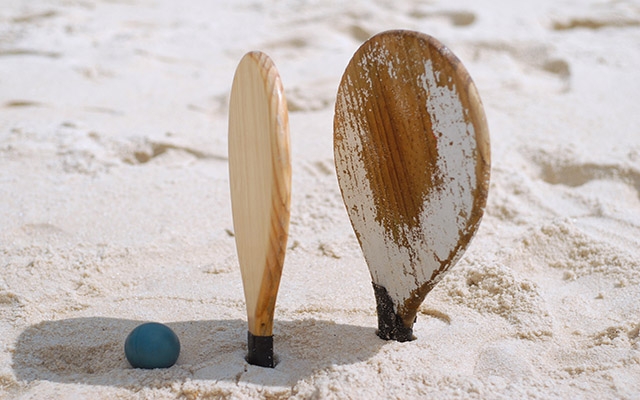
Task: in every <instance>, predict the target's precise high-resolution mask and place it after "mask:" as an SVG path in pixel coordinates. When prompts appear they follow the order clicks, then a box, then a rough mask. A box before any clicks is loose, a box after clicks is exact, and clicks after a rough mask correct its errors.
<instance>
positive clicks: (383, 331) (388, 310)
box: [372, 282, 416, 342]
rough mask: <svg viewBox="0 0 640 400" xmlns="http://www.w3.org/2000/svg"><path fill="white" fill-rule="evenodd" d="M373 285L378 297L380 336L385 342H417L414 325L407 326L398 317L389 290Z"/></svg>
mask: <svg viewBox="0 0 640 400" xmlns="http://www.w3.org/2000/svg"><path fill="white" fill-rule="evenodd" d="M372 283H373V292H374V294H375V296H376V311H377V313H378V332H377V333H378V336H380V338H381V339H384V340H396V341H398V342H410V341H412V340H415V339H416V337H415V336H414V335H413V323H414V322H415V318H414V320H413V321H412V322H411V325H410V326H406V325H405V324H404V322H403V320H402V317H401V316H400V315H398V314H397V313H396V311H395V307H394V306H393V300H392V299H391V296H389V293H388V292H387V289H386V288H385V287H384V286H380V285H378V284H376V283H375V282H372Z"/></svg>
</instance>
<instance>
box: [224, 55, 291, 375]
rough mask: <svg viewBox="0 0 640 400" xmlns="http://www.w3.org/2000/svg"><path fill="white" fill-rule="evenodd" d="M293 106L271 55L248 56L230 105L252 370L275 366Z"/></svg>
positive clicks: (232, 179)
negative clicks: (275, 321) (275, 320)
mask: <svg viewBox="0 0 640 400" xmlns="http://www.w3.org/2000/svg"><path fill="white" fill-rule="evenodd" d="M288 118H289V117H288V112H287V102H286V99H285V96H284V90H283V87H282V82H281V80H280V76H279V75H278V71H277V70H276V67H275V65H274V63H273V61H272V60H271V59H270V58H269V57H268V56H267V55H266V54H264V53H261V52H250V53H248V54H246V55H245V56H244V57H243V58H242V60H241V61H240V63H239V64H238V67H237V69H236V73H235V77H234V79H233V86H232V89H231V98H230V104H229V181H230V185H231V203H232V212H233V226H234V231H235V240H236V249H237V252H238V260H239V263H240V270H241V273H242V282H243V286H244V295H245V300H246V306H247V318H248V324H249V332H248V347H249V349H248V356H247V361H248V362H249V363H250V364H254V365H259V366H263V367H274V359H273V316H274V309H275V304H276V296H277V294H278V286H279V284H280V276H281V273H282V265H283V263H284V256H285V251H286V245H287V235H288V230H289V212H290V205H289V204H290V198H291V157H290V154H289V119H288Z"/></svg>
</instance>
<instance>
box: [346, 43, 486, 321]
mask: <svg viewBox="0 0 640 400" xmlns="http://www.w3.org/2000/svg"><path fill="white" fill-rule="evenodd" d="M335 107H336V109H335V118H334V152H335V163H336V171H337V175H338V180H339V183H340V188H341V191H342V196H343V200H344V202H345V205H346V208H347V211H348V214H349V217H350V218H351V222H352V225H353V228H354V230H355V232H356V236H357V238H358V240H359V242H360V245H361V247H362V250H363V253H364V256H365V258H366V261H367V264H368V266H369V270H370V272H371V277H372V280H373V283H374V284H375V285H379V286H381V287H384V288H385V289H386V291H387V292H388V294H389V296H390V297H391V299H392V300H393V303H394V306H395V311H396V313H397V315H398V317H399V318H400V319H401V320H402V322H403V324H404V325H405V326H406V327H411V326H413V322H414V320H415V317H416V313H417V309H418V306H419V305H420V304H421V303H422V301H423V300H424V298H425V296H426V295H427V293H428V292H429V291H430V290H431V289H432V288H433V287H434V285H435V284H436V283H437V282H438V281H439V280H440V279H441V278H442V276H443V273H444V272H445V271H446V270H447V269H448V268H449V267H451V266H452V265H454V264H455V263H456V262H457V261H458V259H459V258H460V257H461V256H462V254H463V252H464V250H465V249H466V247H467V245H468V243H469V241H470V240H471V238H472V237H473V235H474V234H475V232H476V230H477V228H478V225H479V223H480V220H481V217H482V215H483V211H484V207H485V203H486V199H487V193H488V188H489V174H490V149H489V131H488V127H487V123H486V119H485V115H484V111H483V107H482V103H481V101H480V98H479V96H478V92H477V90H476V87H475V85H474V84H473V82H472V80H471V78H470V77H469V74H468V73H467V71H466V69H465V68H464V66H463V65H462V63H461V62H460V61H459V60H458V59H457V58H456V57H455V56H454V55H453V54H452V53H451V51H449V50H448V49H447V48H446V47H445V46H443V45H442V44H441V43H439V42H438V41H437V40H436V39H434V38H432V37H430V36H428V35H426V34H422V33H418V32H412V31H387V32H383V33H380V34H378V35H376V36H374V37H372V38H371V39H369V40H368V41H367V42H365V43H364V44H363V45H362V46H361V47H360V48H359V49H358V51H357V52H356V53H355V55H354V56H353V58H352V59H351V61H350V63H349V65H348V66H347V68H346V70H345V73H344V75H343V77H342V81H341V83H340V86H339V90H338V96H337V101H336V106H335Z"/></svg>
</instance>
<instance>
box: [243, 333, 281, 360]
mask: <svg viewBox="0 0 640 400" xmlns="http://www.w3.org/2000/svg"><path fill="white" fill-rule="evenodd" d="M247 347H248V350H249V352H248V354H247V362H248V363H249V364H251V365H257V366H259V367H266V368H273V367H274V366H275V363H274V361H273V336H255V335H253V334H252V333H251V331H247Z"/></svg>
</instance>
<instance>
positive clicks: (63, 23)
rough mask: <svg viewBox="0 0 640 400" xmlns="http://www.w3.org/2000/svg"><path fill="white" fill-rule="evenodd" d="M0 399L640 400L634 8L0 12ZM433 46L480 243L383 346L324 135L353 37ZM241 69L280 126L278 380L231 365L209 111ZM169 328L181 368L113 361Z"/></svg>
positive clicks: (228, 248)
mask: <svg viewBox="0 0 640 400" xmlns="http://www.w3.org/2000/svg"><path fill="white" fill-rule="evenodd" d="M0 2H1V3H2V4H1V6H0V271H1V272H0V398H7V399H14V398H16V399H54V398H56V399H81V398H87V399H92V400H98V399H174V398H180V399H200V398H202V399H214V398H232V399H244V398H299V399H307V398H315V399H325V398H340V399H342V398H351V399H359V398H364V399H377V398H380V399H383V398H385V399H387V398H397V399H410V398H429V399H456V398H461V399H519V398H533V399H598V400H602V399H638V398H640V108H639V105H640V3H638V2H637V1H633V0H618V1H595V0H585V1H578V0H539V1H521V2H517V1H512V0H496V1H472V0H455V1H419V0H412V1H391V0H389V1H387V0H374V1H364V0H353V1H342V0H340V1H338V0H305V1H301V0H300V1H298V0H281V1H275V0H273V1H249V0H215V1H213V0H188V1H172V0H95V1H93V0H91V1H90V0H28V1H27V0H1V1H0ZM392 28H405V29H413V30H418V31H421V32H425V33H428V34H430V35H432V36H434V37H436V38H437V39H438V40H440V41H441V42H443V43H444V44H445V45H447V46H448V47H449V48H450V49H451V50H452V51H453V52H454V53H455V54H456V55H457V56H458V57H459V58H460V59H461V60H462V61H463V63H464V65H465V66H466V68H467V70H468V71H469V73H470V74H471V76H472V77H473V79H474V81H475V84H476V86H477V88H478V92H479V93H480V96H481V98H482V101H483V103H484V107H485V111H486V115H487V120H488V124H489V130H490V133H491V153H492V170H491V186H490V191H489V198H488V202H487V207H486V210H485V215H484V218H483V221H482V224H481V226H480V229H479V231H478V233H477V235H476V237H475V239H474V241H473V242H472V243H471V246H470V247H469V248H468V250H467V252H466V253H465V254H464V256H463V257H462V259H461V260H460V261H459V262H458V264H457V265H455V266H454V267H452V268H451V269H450V270H449V272H448V273H447V275H446V276H445V277H444V279H443V280H442V281H441V282H440V283H439V284H438V285H437V286H436V287H435V289H434V290H433V291H432V292H431V293H429V294H428V296H427V298H426V300H425V302H424V303H423V305H422V306H421V308H420V310H419V313H418V319H417V322H416V324H415V326H414V333H415V335H416V336H417V337H418V339H417V340H415V341H412V342H408V343H396V342H386V341H383V340H381V339H379V338H378V337H377V336H376V334H375V330H376V327H377V320H376V315H375V301H374V296H373V289H372V286H371V278H370V275H369V271H368V268H367V265H366V263H365V261H364V257H363V255H362V252H361V250H360V247H359V245H358V242H357V240H356V237H355V235H354V233H353V230H352V228H351V224H350V222H349V218H348V216H347V212H346V210H345V207H344V203H343V201H342V197H341V195H340V190H339V188H338V183H337V179H336V172H335V168H334V162H333V143H332V138H333V132H332V127H333V114H334V104H335V99H336V92H337V88H338V84H339V82H340V78H341V76H342V73H343V71H344V68H345V67H346V66H347V64H348V62H349V59H350V58H351V56H352V55H353V53H354V52H355V51H356V49H357V48H358V47H359V46H360V45H361V44H362V42H363V41H364V40H366V39H367V38H368V37H370V36H372V35H373V34H375V33H378V32H380V31H384V30H387V29H392ZM250 50H262V51H264V52H266V53H267V54H268V55H269V56H270V57H271V58H272V59H273V60H274V62H275V64H276V65H277V67H278V69H279V71H280V75H281V77H282V81H283V84H284V88H285V91H286V95H287V99H288V101H289V110H290V115H289V118H290V132H291V146H292V147H291V151H292V171H293V183H292V208H291V226H290V230H289V242H288V251H287V255H286V259H285V265H284V270H283V275H282V281H281V285H280V292H279V296H278V301H277V308H276V320H275V325H274V334H275V352H276V355H277V357H278V360H279V363H278V365H277V366H276V368H275V369H264V368H259V367H254V366H251V365H248V364H247V363H246V362H245V360H244V356H245V354H246V330H247V322H246V321H247V317H246V312H245V304H244V295H243V292H242V280H241V277H240V270H239V267H238V261H237V256H236V252H235V243H234V237H233V223H232V218H231V204H230V197H229V178H228V161H227V124H228V123H227V118H228V100H229V91H230V89H231V83H232V79H233V74H234V71H235V68H236V66H237V64H238V62H239V61H240V59H241V58H242V56H243V55H244V54H245V53H246V52H248V51H250ZM145 321H157V322H162V323H166V324H168V325H169V326H170V327H171V328H173V329H174V331H175V332H176V333H177V334H178V336H179V337H180V340H181V342H182V353H181V355H180V358H179V359H178V363H177V364H176V365H175V366H173V367H172V368H170V369H166V370H150V371H149V370H136V369H133V368H131V367H130V366H129V365H128V363H127V361H126V359H125V356H124V351H123V347H124V340H125V338H126V336H127V334H128V333H129V332H130V331H131V329H133V328H134V327H135V326H137V325H138V324H140V323H142V322H145Z"/></svg>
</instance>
